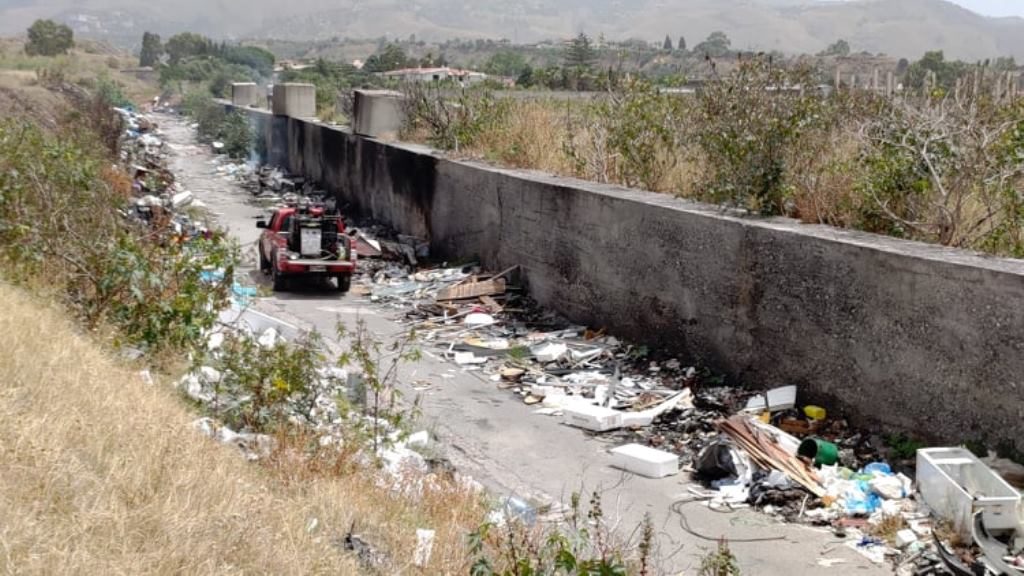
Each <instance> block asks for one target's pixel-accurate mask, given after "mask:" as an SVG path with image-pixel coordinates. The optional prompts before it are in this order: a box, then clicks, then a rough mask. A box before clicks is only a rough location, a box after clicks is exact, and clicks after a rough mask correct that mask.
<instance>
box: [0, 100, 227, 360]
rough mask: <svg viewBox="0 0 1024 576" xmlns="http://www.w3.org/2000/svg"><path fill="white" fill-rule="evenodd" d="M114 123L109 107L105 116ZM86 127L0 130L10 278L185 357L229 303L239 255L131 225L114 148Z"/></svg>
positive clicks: (3, 230) (0, 207) (123, 338)
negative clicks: (210, 278)
mask: <svg viewBox="0 0 1024 576" xmlns="http://www.w3.org/2000/svg"><path fill="white" fill-rule="evenodd" d="M106 113H107V114H108V115H109V114H110V111H109V109H106ZM83 125H84V126H87V127H88V126H89V125H88V124H79V125H77V126H76V128H75V129H74V130H68V131H66V132H63V133H60V134H56V135H51V134H47V133H44V132H42V131H41V130H40V129H39V128H37V127H34V126H30V125H22V124H18V123H15V122H11V121H6V122H2V123H0V211H3V213H4V214H5V217H4V218H3V219H0V260H2V261H3V268H4V275H5V277H6V278H7V279H8V280H11V281H15V282H19V283H22V284H27V285H32V286H37V285H45V286H46V287H47V288H48V289H50V290H53V291H54V292H55V293H56V294H57V295H59V296H60V297H62V298H63V300H64V301H65V303H66V304H67V305H68V306H69V308H70V309H71V310H72V311H73V312H74V313H75V314H77V315H78V316H79V317H80V318H81V319H82V320H83V321H84V322H85V323H86V325H87V326H89V327H90V328H95V327H98V326H101V325H110V326H112V327H114V328H116V329H117V331H118V340H119V341H120V342H121V343H123V344H126V345H131V346H138V347H141V348H144V349H147V350H149V351H153V352H159V351H163V350H167V351H171V350H186V349H188V348H190V347H192V346H195V345H196V344H198V343H199V341H200V336H201V333H202V331H203V330H204V329H206V328H209V327H210V326H212V325H213V323H214V322H215V320H216V314H217V312H216V310H218V309H219V308H220V307H222V306H223V305H224V304H225V303H226V302H227V287H226V286H225V285H224V283H213V284H211V283H208V282H205V281H204V280H203V279H202V273H203V271H204V270H206V269H208V268H211V267H217V268H222V269H226V270H227V271H228V275H227V277H228V278H230V273H231V270H232V266H233V262H234V261H235V257H236V254H235V250H234V249H233V248H232V247H230V246H228V245H226V244H224V243H223V242H222V241H219V240H214V241H193V242H190V243H186V244H182V243H180V242H178V241H177V239H176V238H175V233H174V231H173V229H172V228H170V227H168V226H166V225H163V226H157V227H155V228H150V227H147V226H145V225H143V224H141V223H136V222H134V221H133V220H130V219H126V218H125V217H124V215H123V214H124V212H123V210H125V209H126V208H127V205H128V202H129V201H130V196H131V181H130V179H129V178H128V177H127V175H125V174H124V173H123V172H121V171H120V170H119V169H117V168H116V167H112V157H111V156H110V155H108V154H109V147H108V146H107V145H100V143H99V142H98V134H96V133H95V132H93V131H92V130H90V129H88V128H86V129H82V126H83Z"/></svg>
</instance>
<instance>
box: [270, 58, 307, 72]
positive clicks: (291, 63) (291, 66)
mask: <svg viewBox="0 0 1024 576" xmlns="http://www.w3.org/2000/svg"><path fill="white" fill-rule="evenodd" d="M312 67H313V64H311V63H309V62H302V61H299V60H280V61H278V63H277V65H276V66H274V72H284V71H285V70H305V69H307V68H312Z"/></svg>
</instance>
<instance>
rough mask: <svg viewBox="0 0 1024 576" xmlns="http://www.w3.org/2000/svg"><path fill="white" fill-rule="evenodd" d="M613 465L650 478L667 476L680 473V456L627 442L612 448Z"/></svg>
mask: <svg viewBox="0 0 1024 576" xmlns="http://www.w3.org/2000/svg"><path fill="white" fill-rule="evenodd" d="M611 453H612V466H614V467H616V468H621V469H623V470H625V471H627V472H632V473H633V474H639V475H640V476H646V477H648V478H665V477H666V476H672V475H674V474H678V473H679V456H677V455H675V454H672V453H669V452H664V451H662V450H656V449H654V448H651V447H649V446H642V445H640V444H626V445H625V446H619V447H618V448H614V449H612V450H611Z"/></svg>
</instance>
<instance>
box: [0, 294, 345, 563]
mask: <svg viewBox="0 0 1024 576" xmlns="http://www.w3.org/2000/svg"><path fill="white" fill-rule="evenodd" d="M0 307H2V309H3V310H4V314H2V315H0V333H3V334H4V335H5V337H4V339H3V340H2V341H0V366H3V367H4V380H3V385H2V387H0V422H3V425H2V426H0V471H2V472H0V510H3V511H4V513H3V514H2V515H0V572H2V573H14V572H17V573H22V574H32V573H50V574H59V573H78V574H114V573H119V574H141V573H147V574H170V573H183V574H199V573H202V574H217V573H274V574H298V573H303V574H310V573H323V572H331V573H334V574H339V573H340V574H357V573H359V570H358V568H357V566H356V565H355V564H353V563H352V561H351V560H350V559H349V558H347V557H346V556H344V555H343V554H342V553H341V552H339V551H338V550H337V549H333V548H332V547H331V546H330V544H329V541H328V540H329V539H328V538H319V537H316V536H317V535H315V534H314V535H310V534H309V533H308V531H307V530H306V526H307V524H308V522H309V519H310V518H311V517H313V516H315V515H317V514H318V513H320V511H318V510H317V508H318V507H319V506H322V505H324V504H325V502H327V501H329V500H327V498H325V497H326V496H328V495H327V494H322V493H317V491H316V490H311V492H312V494H310V495H307V496H302V495H300V494H298V493H295V494H294V497H292V496H291V495H287V496H286V497H283V498H282V497H280V496H279V495H278V494H276V493H275V491H274V490H272V489H271V487H270V486H269V485H268V482H267V479H266V478H265V477H263V476H261V473H260V469H259V468H256V467H253V466H250V465H248V464H247V463H246V462H245V461H244V460H243V459H242V458H241V457H239V456H238V454H237V453H235V452H234V451H233V450H232V449H230V448H224V447H221V446H218V445H216V444H214V443H213V442H209V441H206V440H205V439H202V438H201V437H200V436H199V435H198V434H197V433H196V432H194V431H193V430H192V428H191V426H190V420H191V419H192V417H190V415H189V414H188V412H187V410H186V409H185V408H184V406H183V405H182V404H181V402H180V401H179V400H178V399H176V398H175V397H174V394H173V392H171V391H170V390H169V389H168V388H166V387H161V386H159V385H147V384H145V383H143V381H142V378H140V376H139V375H138V374H135V373H133V372H130V371H127V370H125V369H123V368H120V367H118V366H117V365H116V364H115V362H114V361H113V360H112V359H110V358H109V357H107V356H106V355H105V354H104V353H103V352H102V351H101V350H100V349H99V348H98V347H97V346H96V345H95V344H93V343H92V342H90V341H89V340H88V339H87V338H86V337H83V336H81V335H78V334H76V333H75V331H74V329H73V328H72V325H71V324H70V322H69V321H68V320H67V319H65V318H64V317H62V315H61V314H59V313H58V312H57V311H55V310H52V309H47V308H44V307H42V306H40V305H39V304H37V303H36V302H34V301H33V300H31V299H30V297H28V296H27V295H26V294H24V293H22V292H20V291H18V290H16V289H14V288H11V287H10V286H8V285H5V284H0ZM339 495H340V494H335V496H339Z"/></svg>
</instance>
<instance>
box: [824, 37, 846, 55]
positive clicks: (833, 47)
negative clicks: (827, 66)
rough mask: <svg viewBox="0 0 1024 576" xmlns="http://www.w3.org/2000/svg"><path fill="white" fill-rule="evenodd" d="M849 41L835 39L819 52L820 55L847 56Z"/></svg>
mask: <svg viewBox="0 0 1024 576" xmlns="http://www.w3.org/2000/svg"><path fill="white" fill-rule="evenodd" d="M849 55H850V43H849V42H847V41H846V40H842V39H840V40H836V41H835V42H833V43H832V44H830V45H829V47H828V48H825V50H824V51H823V52H821V56H849Z"/></svg>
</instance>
